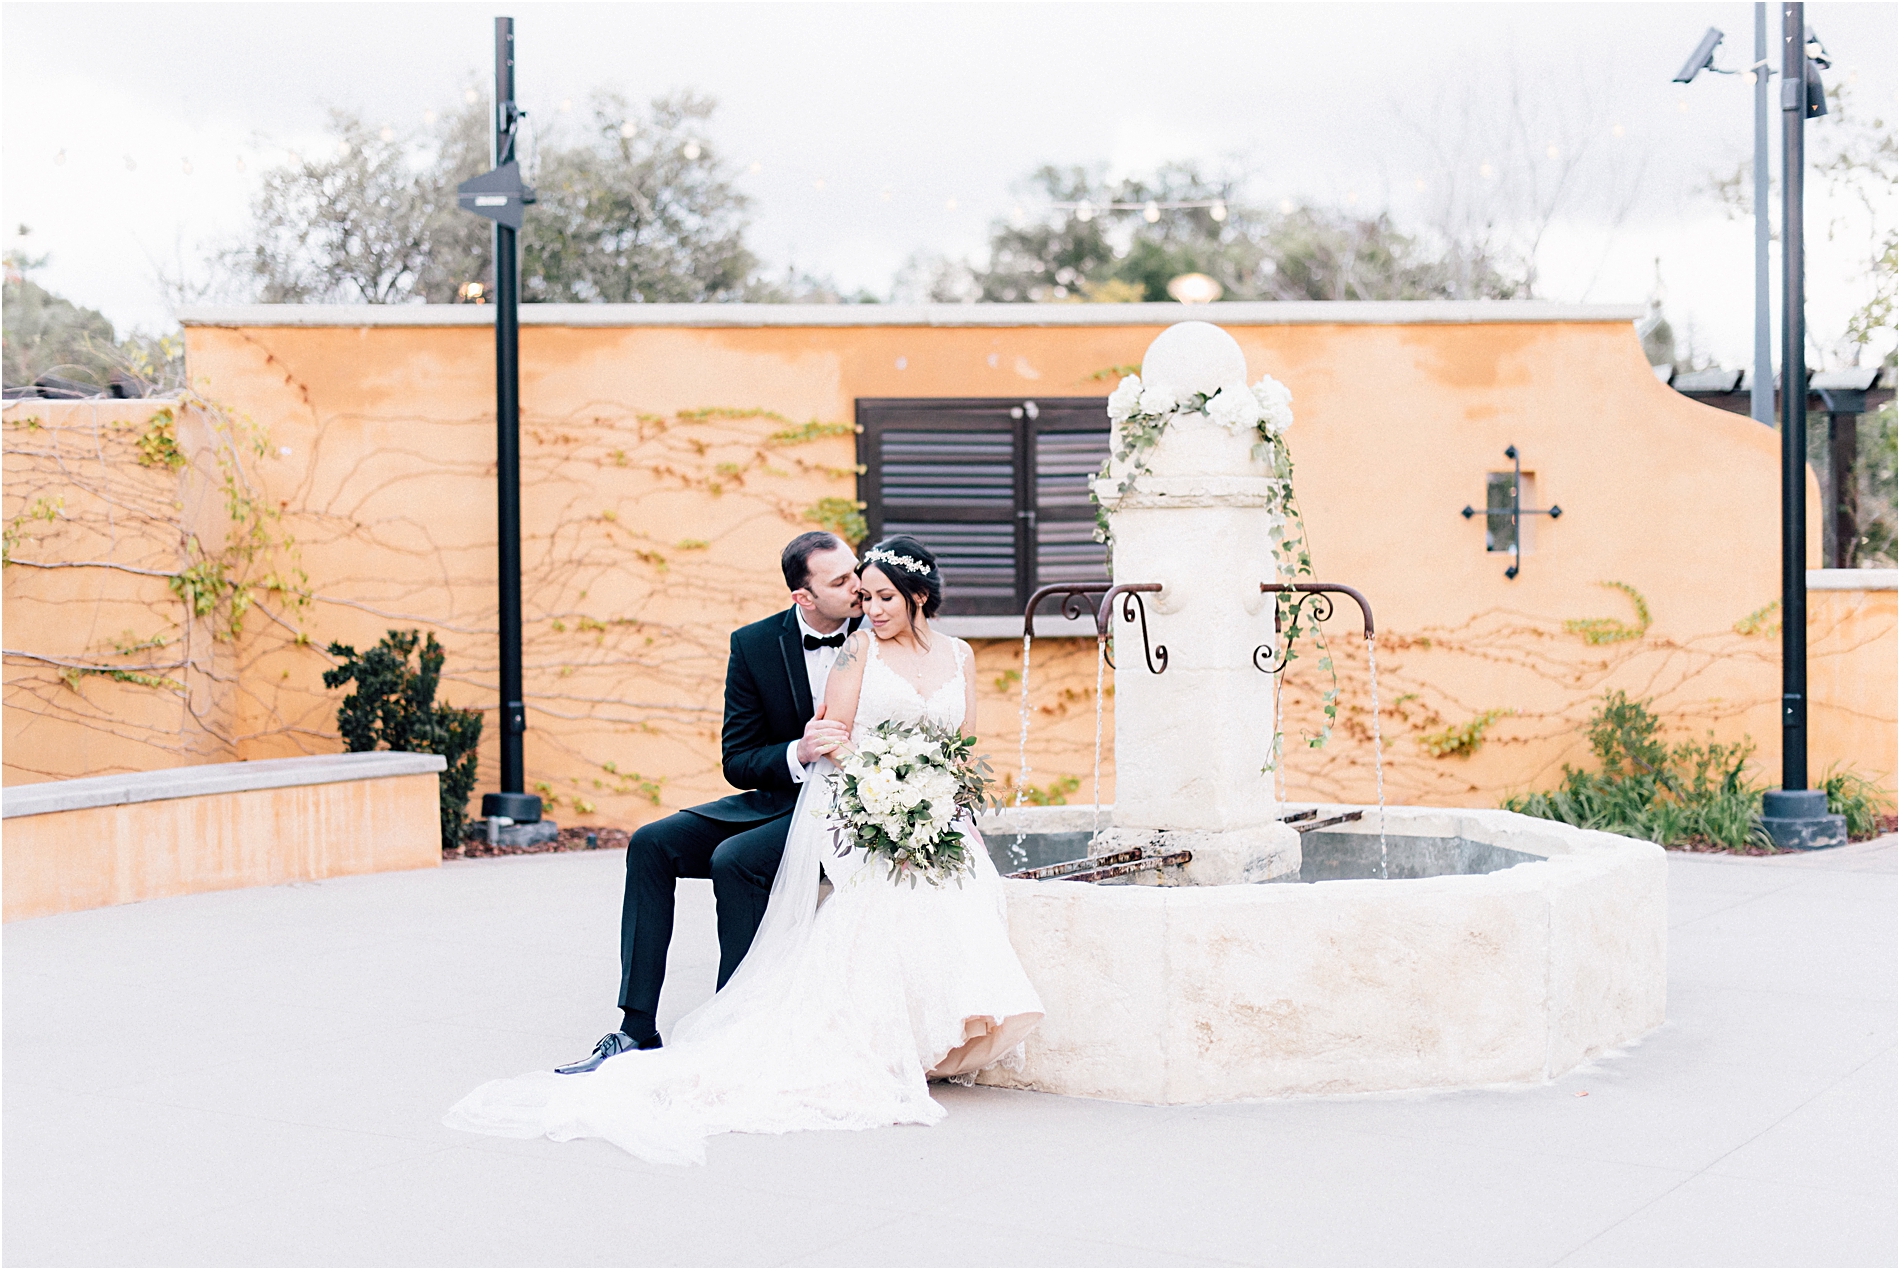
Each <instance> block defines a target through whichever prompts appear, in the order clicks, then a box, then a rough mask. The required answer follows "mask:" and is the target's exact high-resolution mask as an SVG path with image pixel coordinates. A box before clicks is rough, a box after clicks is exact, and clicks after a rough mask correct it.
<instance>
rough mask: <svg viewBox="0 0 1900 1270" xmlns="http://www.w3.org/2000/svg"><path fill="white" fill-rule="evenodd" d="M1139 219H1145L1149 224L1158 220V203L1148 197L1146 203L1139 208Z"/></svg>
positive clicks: (1159, 211)
mask: <svg viewBox="0 0 1900 1270" xmlns="http://www.w3.org/2000/svg"><path fill="white" fill-rule="evenodd" d="M1141 219H1143V220H1145V221H1147V222H1148V223H1149V224H1150V225H1152V224H1154V223H1155V222H1156V221H1158V220H1160V219H1161V207H1160V205H1159V204H1157V203H1156V202H1155V201H1154V200H1153V199H1149V200H1148V205H1147V206H1146V207H1144V208H1142V209H1141Z"/></svg>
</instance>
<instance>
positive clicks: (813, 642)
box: [805, 631, 844, 653]
mask: <svg viewBox="0 0 1900 1270" xmlns="http://www.w3.org/2000/svg"><path fill="white" fill-rule="evenodd" d="M843 647H844V632H843V631H839V632H838V633H837V634H836V635H807V636H805V651H806V652H808V653H809V652H811V651H812V650H813V649H814V648H843Z"/></svg>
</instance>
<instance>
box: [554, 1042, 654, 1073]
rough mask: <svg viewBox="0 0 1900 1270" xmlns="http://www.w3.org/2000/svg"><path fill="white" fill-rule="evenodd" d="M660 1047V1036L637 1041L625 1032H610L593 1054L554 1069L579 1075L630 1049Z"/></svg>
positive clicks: (558, 1071)
mask: <svg viewBox="0 0 1900 1270" xmlns="http://www.w3.org/2000/svg"><path fill="white" fill-rule="evenodd" d="M659 1048H660V1038H659V1037H658V1036H649V1037H648V1038H647V1039H646V1040H644V1041H636V1040H634V1039H633V1038H632V1037H631V1036H628V1035H627V1034H626V1033H625V1032H609V1033H607V1035H605V1036H603V1037H601V1038H600V1043H599V1044H598V1045H596V1046H594V1052H593V1053H592V1054H589V1055H588V1056H587V1057H586V1058H583V1059H582V1060H581V1061H580V1062H578V1063H569V1064H568V1065H567V1066H566V1067H557V1068H555V1069H554V1070H555V1071H556V1072H557V1073H558V1074H560V1075H562V1076H579V1075H580V1074H581V1073H583V1072H591V1071H593V1070H594V1069H595V1068H596V1067H599V1066H600V1065H601V1064H602V1063H604V1062H606V1061H607V1060H608V1059H610V1058H612V1057H613V1056H614V1055H616V1054H624V1053H626V1052H627V1051H628V1050H656V1049H659Z"/></svg>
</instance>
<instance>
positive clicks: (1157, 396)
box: [1141, 384, 1180, 415]
mask: <svg viewBox="0 0 1900 1270" xmlns="http://www.w3.org/2000/svg"><path fill="white" fill-rule="evenodd" d="M1178 404H1180V403H1179V402H1178V401H1177V400H1176V398H1175V395H1174V389H1172V388H1164V387H1162V386H1161V385H1160V384H1150V385H1149V386H1148V387H1146V388H1143V389H1142V390H1141V413H1142V414H1145V415H1165V414H1170V413H1172V412H1173V410H1174V408H1175V406H1176V405H1178Z"/></svg>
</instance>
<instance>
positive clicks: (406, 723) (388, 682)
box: [323, 631, 482, 851]
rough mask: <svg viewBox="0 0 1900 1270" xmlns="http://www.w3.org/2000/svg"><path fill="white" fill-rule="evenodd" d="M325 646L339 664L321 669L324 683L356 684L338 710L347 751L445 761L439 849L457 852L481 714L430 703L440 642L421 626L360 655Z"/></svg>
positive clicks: (393, 634)
mask: <svg viewBox="0 0 1900 1270" xmlns="http://www.w3.org/2000/svg"><path fill="white" fill-rule="evenodd" d="M418 646H420V647H418ZM328 651H329V654H330V656H332V657H334V658H336V659H337V665H336V666H335V667H333V668H332V669H330V670H326V671H324V672H323V686H324V687H326V688H341V687H342V686H343V685H344V684H347V683H350V682H351V681H354V682H355V684H356V691H355V692H352V693H351V694H350V695H349V696H347V697H345V698H343V704H342V705H341V706H339V707H338V708H337V712H336V726H337V731H338V732H340V733H342V734H343V740H344V743H345V744H346V745H347V746H348V748H349V751H350V752H351V753H352V754H355V753H360V752H362V751H365V750H374V749H378V748H382V749H389V750H402V751H406V752H408V753H412V754H440V755H441V756H442V757H443V758H444V759H446V760H448V769H447V770H446V771H444V772H443V773H442V776H441V782H440V783H441V790H442V804H441V830H442V849H443V850H444V851H452V850H455V849H456V848H457V847H459V846H460V845H461V841H462V833H463V829H464V825H465V818H466V813H467V810H468V798H469V795H470V794H471V793H472V792H474V789H475V760H476V747H477V746H478V745H479V744H480V743H481V739H482V716H481V712H480V711H479V710H463V709H459V708H457V707H455V706H446V705H437V704H436V700H435V690H436V687H437V685H438V684H439V683H440V682H441V679H442V662H443V660H444V654H443V652H442V646H441V645H440V644H439V643H437V642H436V638H435V636H434V635H433V634H431V635H429V636H428V637H427V638H426V640H425V639H424V638H423V636H422V633H421V632H420V631H390V632H389V633H388V634H386V635H384V636H383V638H382V639H381V640H380V641H379V642H378V643H377V645H376V647H374V648H372V649H370V650H368V651H367V652H364V653H360V654H359V653H358V652H357V651H356V650H355V649H354V648H352V647H350V646H349V645H348V644H339V643H334V642H332V643H331V645H330V647H329V649H328ZM412 655H413V656H414V658H415V660H414V661H413V662H411V660H410V658H411V656H412Z"/></svg>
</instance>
